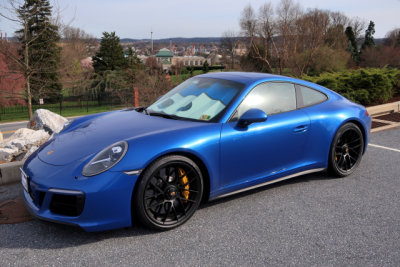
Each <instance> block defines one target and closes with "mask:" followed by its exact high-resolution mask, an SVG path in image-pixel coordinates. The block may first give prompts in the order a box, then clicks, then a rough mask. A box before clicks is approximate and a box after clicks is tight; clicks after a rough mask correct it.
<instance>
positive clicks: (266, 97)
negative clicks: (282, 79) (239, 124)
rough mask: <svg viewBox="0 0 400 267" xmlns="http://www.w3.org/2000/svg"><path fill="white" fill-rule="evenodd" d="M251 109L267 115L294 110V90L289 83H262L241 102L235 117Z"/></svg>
mask: <svg viewBox="0 0 400 267" xmlns="http://www.w3.org/2000/svg"><path fill="white" fill-rule="evenodd" d="M251 108H258V109H261V110H263V111H264V112H265V113H267V115H272V114H276V113H282V112H286V111H290V110H294V109H296V90H295V87H294V85H293V84H291V83H275V82H270V83H263V84H260V85H257V86H256V87H255V88H254V89H253V90H252V91H251V92H250V93H249V94H248V95H247V96H246V98H245V99H244V100H243V102H242V103H241V104H240V106H239V107H238V109H237V113H236V115H235V117H240V116H241V115H242V114H243V113H244V112H246V111H247V110H249V109H251Z"/></svg>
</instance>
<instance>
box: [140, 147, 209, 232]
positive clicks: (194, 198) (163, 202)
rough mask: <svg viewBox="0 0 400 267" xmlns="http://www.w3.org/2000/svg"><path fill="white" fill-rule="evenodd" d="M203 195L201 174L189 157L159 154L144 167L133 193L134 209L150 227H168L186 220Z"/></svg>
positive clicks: (166, 228)
mask: <svg viewBox="0 0 400 267" xmlns="http://www.w3.org/2000/svg"><path fill="white" fill-rule="evenodd" d="M202 194H203V177H202V174H201V171H200V169H199V168H198V166H197V165H196V164H195V163H194V162H193V161H192V160H191V159H189V158H186V157H183V156H179V155H172V156H166V157H163V158H161V159H159V160H157V161H156V162H154V163H153V164H152V165H150V167H149V168H147V169H146V171H145V172H144V174H143V176H142V177H141V180H140V181H139V184H138V185H137V188H136V190H135V195H134V212H135V213H136V215H137V216H138V218H139V220H140V221H141V222H142V223H143V224H144V225H145V226H148V227H150V228H153V229H156V230H168V229H172V228H174V227H177V226H179V225H181V224H183V223H184V222H186V221H187V220H188V219H189V218H190V217H191V216H192V215H193V214H194V212H195V211H196V209H197V207H198V206H199V204H200V202H201V198H202Z"/></svg>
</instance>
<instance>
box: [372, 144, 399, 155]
mask: <svg viewBox="0 0 400 267" xmlns="http://www.w3.org/2000/svg"><path fill="white" fill-rule="evenodd" d="M368 145H369V146H372V147H377V148H382V149H387V150H391V151H395V152H399V153H400V149H395V148H391V147H387V146H380V145H374V144H368Z"/></svg>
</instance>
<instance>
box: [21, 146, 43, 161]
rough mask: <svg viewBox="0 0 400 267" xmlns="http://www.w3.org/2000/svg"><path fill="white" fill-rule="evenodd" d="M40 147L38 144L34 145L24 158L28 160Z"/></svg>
mask: <svg viewBox="0 0 400 267" xmlns="http://www.w3.org/2000/svg"><path fill="white" fill-rule="evenodd" d="M38 148H39V147H38V146H32V147H31V148H30V149H29V150H28V151H27V152H26V154H25V155H24V157H23V160H26V159H27V158H28V157H29V156H30V155H32V154H33V152H35V151H36V150H37V149H38Z"/></svg>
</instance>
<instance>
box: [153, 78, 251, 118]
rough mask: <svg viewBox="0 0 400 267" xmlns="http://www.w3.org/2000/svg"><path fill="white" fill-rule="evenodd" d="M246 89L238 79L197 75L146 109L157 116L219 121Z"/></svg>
mask: <svg viewBox="0 0 400 267" xmlns="http://www.w3.org/2000/svg"><path fill="white" fill-rule="evenodd" d="M243 88H244V85H243V84H241V83H238V82H233V81H228V80H223V79H214V78H204V77H195V78H192V79H189V80H186V81H185V82H183V83H181V84H180V85H178V86H177V87H175V88H174V89H172V90H171V91H170V92H168V93H167V94H165V95H164V96H163V97H161V98H160V99H159V100H157V101H156V102H155V103H154V104H152V105H151V106H149V107H148V108H147V110H146V111H147V113H148V114H149V115H153V116H162V117H167V118H174V119H189V120H199V121H210V122H216V121H218V119H219V118H220V117H221V116H222V115H223V114H224V112H225V110H226V108H227V107H228V106H229V105H230V104H231V102H232V101H233V99H234V98H235V97H236V96H237V95H238V93H239V92H240V91H241V90H242V89H243Z"/></svg>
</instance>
